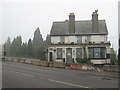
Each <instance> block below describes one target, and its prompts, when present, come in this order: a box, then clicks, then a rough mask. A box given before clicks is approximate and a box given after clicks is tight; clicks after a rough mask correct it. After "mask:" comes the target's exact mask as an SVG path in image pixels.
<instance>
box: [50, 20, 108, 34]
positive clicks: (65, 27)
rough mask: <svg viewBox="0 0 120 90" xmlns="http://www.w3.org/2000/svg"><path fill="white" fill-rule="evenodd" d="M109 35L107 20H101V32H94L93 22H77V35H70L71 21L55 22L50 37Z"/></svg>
mask: <svg viewBox="0 0 120 90" xmlns="http://www.w3.org/2000/svg"><path fill="white" fill-rule="evenodd" d="M83 34H85V35H87V34H88V35H89V34H108V31H107V27H106V23H105V20H99V32H98V33H93V32H92V21H91V20H84V21H75V33H74V34H70V33H69V21H62V22H53V25H52V28H51V32H50V35H83Z"/></svg>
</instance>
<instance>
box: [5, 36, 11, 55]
mask: <svg viewBox="0 0 120 90" xmlns="http://www.w3.org/2000/svg"><path fill="white" fill-rule="evenodd" d="M5 49H6V56H10V55H11V40H10V37H8V39H7V41H6V42H5Z"/></svg>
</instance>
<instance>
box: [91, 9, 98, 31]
mask: <svg viewBox="0 0 120 90" xmlns="http://www.w3.org/2000/svg"><path fill="white" fill-rule="evenodd" d="M97 12H98V9H97V10H95V12H93V14H92V32H93V33H98V32H99V21H98V13H97Z"/></svg>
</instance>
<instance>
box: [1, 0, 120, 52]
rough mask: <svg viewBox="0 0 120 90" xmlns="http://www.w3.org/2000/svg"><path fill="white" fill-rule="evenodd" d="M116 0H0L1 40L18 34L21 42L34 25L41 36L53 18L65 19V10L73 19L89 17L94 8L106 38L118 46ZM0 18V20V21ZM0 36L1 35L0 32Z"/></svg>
mask: <svg viewBox="0 0 120 90" xmlns="http://www.w3.org/2000/svg"><path fill="white" fill-rule="evenodd" d="M118 1H119V0H1V3H0V5H1V9H0V12H1V17H0V23H1V24H0V25H1V26H2V27H0V28H1V29H0V30H1V31H0V33H2V40H1V39H0V42H5V41H6V40H7V37H8V36H9V37H10V38H11V39H12V40H13V38H14V37H16V36H18V35H21V36H22V39H23V41H24V42H26V41H27V40H28V39H29V38H31V39H32V38H33V35H34V31H35V29H36V28H37V27H39V28H40V32H41V34H42V36H43V38H44V39H45V38H46V35H47V34H49V33H50V30H51V26H52V23H53V21H64V20H66V19H68V15H69V13H73V12H74V14H75V19H76V20H91V18H92V17H91V15H92V12H93V11H94V10H95V9H98V14H99V20H100V19H105V20H106V24H107V29H108V33H109V35H108V39H109V40H110V41H111V43H112V44H113V47H114V48H115V50H117V49H118V41H117V40H118ZM1 19H2V21H1ZM0 37H1V36H0Z"/></svg>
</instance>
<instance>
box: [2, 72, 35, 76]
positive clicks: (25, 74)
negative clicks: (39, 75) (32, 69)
mask: <svg viewBox="0 0 120 90" xmlns="http://www.w3.org/2000/svg"><path fill="white" fill-rule="evenodd" d="M4 71H8V72H12V73H15V74H21V75H24V76H29V77H34V76H33V75H30V74H27V73H22V72H18V71H10V70H4Z"/></svg>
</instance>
